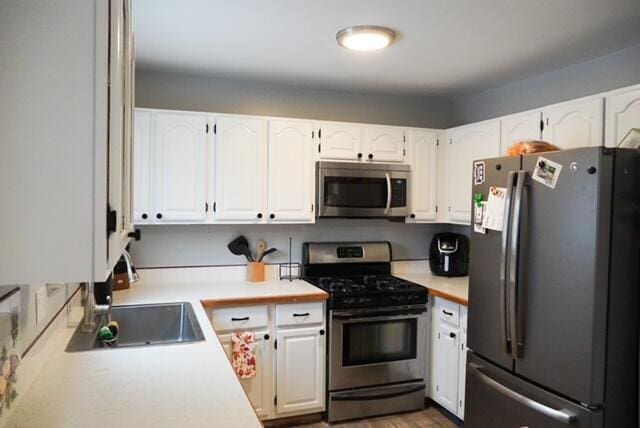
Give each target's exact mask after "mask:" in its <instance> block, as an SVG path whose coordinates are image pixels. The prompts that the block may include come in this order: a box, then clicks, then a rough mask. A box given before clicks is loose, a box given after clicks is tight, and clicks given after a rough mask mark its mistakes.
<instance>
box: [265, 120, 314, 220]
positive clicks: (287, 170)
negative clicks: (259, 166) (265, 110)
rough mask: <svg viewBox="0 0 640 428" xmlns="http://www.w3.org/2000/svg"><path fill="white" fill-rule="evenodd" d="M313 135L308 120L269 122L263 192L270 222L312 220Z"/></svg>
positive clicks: (312, 129)
mask: <svg viewBox="0 0 640 428" xmlns="http://www.w3.org/2000/svg"><path fill="white" fill-rule="evenodd" d="M314 134H315V132H314V128H313V124H312V123H311V122H305V121H296V120H270V121H269V138H268V142H269V143H268V152H269V155H268V158H269V162H268V170H269V181H268V192H267V193H268V196H269V204H268V205H269V209H268V211H269V222H271V223H276V222H284V223H286V222H297V223H300V222H308V223H312V222H313V221H314V220H315V215H314V209H313V208H314V207H313V197H314V186H313V183H314V169H313V168H314V149H315V147H314V138H313V137H314Z"/></svg>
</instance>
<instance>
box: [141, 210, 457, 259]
mask: <svg viewBox="0 0 640 428" xmlns="http://www.w3.org/2000/svg"><path fill="white" fill-rule="evenodd" d="M141 229H142V240H141V241H139V242H134V243H133V244H132V251H131V255H132V257H133V260H134V263H135V265H136V266H137V267H140V268H145V267H171V266H212V265H233V264H244V263H246V259H245V258H244V257H241V256H234V255H233V254H231V253H230V252H229V250H228V249H227V244H228V243H229V242H231V240H233V239H234V238H236V237H238V236H239V235H244V236H246V237H247V239H248V240H249V244H250V245H251V246H252V248H253V249H254V252H255V244H256V242H257V240H258V239H264V240H265V241H266V242H267V245H268V246H269V247H275V248H277V249H278V250H279V251H278V252H276V253H274V254H272V255H270V256H268V257H267V258H265V262H267V263H281V262H284V261H286V260H287V259H288V257H289V248H288V247H289V237H292V238H293V244H292V255H291V259H292V260H293V261H294V262H300V261H301V251H302V243H303V242H306V241H390V242H391V244H392V248H393V258H394V260H407V259H426V258H427V257H428V248H429V243H430V242H431V238H432V236H433V234H434V233H436V232H445V231H449V230H450V229H451V226H449V225H437V224H404V223H392V222H389V221H387V220H348V219H327V220H324V219H322V220H319V221H318V223H316V224H314V225H303V224H298V225H185V226H179V225H166V226H162V225H159V226H145V227H141Z"/></svg>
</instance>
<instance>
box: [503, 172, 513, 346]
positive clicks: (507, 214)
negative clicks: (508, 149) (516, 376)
mask: <svg viewBox="0 0 640 428" xmlns="http://www.w3.org/2000/svg"><path fill="white" fill-rule="evenodd" d="M515 178H516V173H515V172H514V171H509V178H508V179H507V194H506V198H505V202H504V222H503V225H502V249H501V252H500V339H501V342H502V350H503V351H504V352H506V353H507V354H511V335H510V334H509V327H508V325H507V260H508V258H507V254H508V243H509V229H510V228H511V226H510V222H511V194H512V193H513V187H514V184H515Z"/></svg>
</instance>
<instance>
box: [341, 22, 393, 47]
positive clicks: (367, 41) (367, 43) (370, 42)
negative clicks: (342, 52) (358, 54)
mask: <svg viewBox="0 0 640 428" xmlns="http://www.w3.org/2000/svg"><path fill="white" fill-rule="evenodd" d="M395 38H396V32H395V31H393V30H392V29H391V28H387V27H381V26H379V25H355V26H353V27H347V28H345V29H343V30H340V31H338V34H336V40H337V41H338V44H339V45H340V46H342V47H343V48H347V49H352V50H355V51H376V50H378V49H383V48H386V47H387V46H389V45H390V44H391V43H393V40H394V39H395Z"/></svg>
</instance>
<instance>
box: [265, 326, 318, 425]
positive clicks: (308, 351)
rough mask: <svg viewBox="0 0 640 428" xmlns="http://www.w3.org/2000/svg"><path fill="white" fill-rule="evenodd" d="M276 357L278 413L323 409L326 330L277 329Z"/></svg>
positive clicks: (297, 412) (311, 328)
mask: <svg viewBox="0 0 640 428" xmlns="http://www.w3.org/2000/svg"><path fill="white" fill-rule="evenodd" d="M276 359H277V361H278V363H277V369H276V378H277V397H278V400H277V404H276V412H277V413H278V414H281V415H284V414H291V413H296V414H299V413H304V412H318V411H322V410H324V396H325V394H324V373H325V368H324V367H325V335H324V330H323V329H322V328H321V327H310V328H291V329H280V330H278V349H277V352H276Z"/></svg>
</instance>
